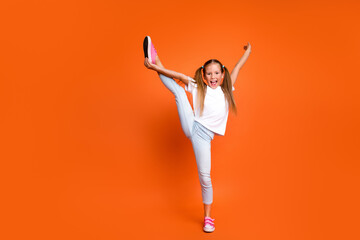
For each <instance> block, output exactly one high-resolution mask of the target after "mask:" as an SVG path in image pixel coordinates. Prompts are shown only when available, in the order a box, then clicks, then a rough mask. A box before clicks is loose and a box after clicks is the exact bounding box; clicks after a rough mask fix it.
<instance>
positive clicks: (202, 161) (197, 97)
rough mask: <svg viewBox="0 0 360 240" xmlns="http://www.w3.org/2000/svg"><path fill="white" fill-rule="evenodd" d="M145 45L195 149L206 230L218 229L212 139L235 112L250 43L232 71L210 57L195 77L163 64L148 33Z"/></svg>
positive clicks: (151, 66)
mask: <svg viewBox="0 0 360 240" xmlns="http://www.w3.org/2000/svg"><path fill="white" fill-rule="evenodd" d="M143 47H144V54H145V63H144V64H145V66H146V67H147V68H148V69H151V70H154V71H156V72H158V74H159V76H160V79H161V81H162V82H163V84H164V85H165V86H166V87H167V88H168V89H169V90H170V91H171V92H172V93H173V94H174V95H175V101H176V105H177V109H178V113H179V117H180V123H181V127H182V129H183V131H184V133H185V135H186V137H188V138H189V139H190V141H191V143H192V146H193V149H194V153H195V158H196V164H197V168H198V173H199V178H200V185H201V192H202V199H203V203H204V217H205V219H204V226H203V230H204V231H205V232H213V231H214V230H215V225H214V220H215V219H212V218H211V217H210V210H211V204H212V202H213V189H212V184H211V178H210V167H211V153H210V143H211V140H212V139H213V138H214V135H215V134H216V135H224V134H225V128H226V122H227V118H228V113H229V109H231V110H232V111H233V112H236V105H235V101H234V96H233V93H232V91H233V90H234V87H233V85H234V83H235V81H236V79H237V76H238V73H239V70H240V69H241V67H242V66H243V65H244V63H245V62H246V60H247V58H248V57H249V54H250V52H251V46H250V44H249V43H248V44H247V46H245V47H244V49H245V50H246V51H245V53H244V54H243V56H242V57H241V58H240V60H239V61H238V62H237V64H236V65H235V67H234V69H233V71H232V72H231V74H230V73H229V71H228V69H227V68H226V67H225V66H224V65H222V63H221V62H220V61H218V60H216V59H210V60H209V61H207V62H205V63H204V65H203V66H201V67H199V68H198V69H197V70H196V73H195V77H194V79H192V78H191V77H189V76H186V75H184V74H182V73H178V72H175V71H171V70H168V69H166V68H164V66H163V65H162V64H161V62H160V59H159V56H158V55H157V52H156V50H155V48H154V45H153V44H152V42H151V38H150V37H149V36H146V37H145V39H144V43H143ZM173 78H174V79H178V80H180V81H182V82H183V83H185V89H186V91H188V92H190V93H192V96H193V106H194V112H193V110H192V108H191V105H190V103H189V101H188V99H187V96H186V93H185V91H184V89H183V88H182V87H181V86H180V85H178V84H177V83H176V82H175V81H174V80H173ZM194 113H195V114H194Z"/></svg>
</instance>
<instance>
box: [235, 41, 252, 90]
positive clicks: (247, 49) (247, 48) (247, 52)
mask: <svg viewBox="0 0 360 240" xmlns="http://www.w3.org/2000/svg"><path fill="white" fill-rule="evenodd" d="M244 48H245V53H244V54H243V55H242V57H241V58H240V60H239V61H238V62H237V64H236V65H235V67H234V69H233V70H232V72H231V74H230V77H231V82H232V85H234V83H235V81H236V79H237V77H238V74H239V71H240V69H241V68H242V66H243V65H244V64H245V62H246V60H247V59H248V57H249V55H250V53H251V45H250V43H248V44H247V46H245V47H244Z"/></svg>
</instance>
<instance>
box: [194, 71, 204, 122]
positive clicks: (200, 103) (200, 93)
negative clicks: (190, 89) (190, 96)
mask: <svg viewBox="0 0 360 240" xmlns="http://www.w3.org/2000/svg"><path fill="white" fill-rule="evenodd" d="M203 69H204V67H199V68H198V69H197V70H196V72H195V77H194V79H195V82H196V84H197V98H196V106H197V107H198V108H199V109H200V116H201V115H202V112H203V110H204V100H205V95H206V83H205V82H204V80H203V76H202V72H201V70H203Z"/></svg>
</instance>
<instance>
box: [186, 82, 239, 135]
mask: <svg viewBox="0 0 360 240" xmlns="http://www.w3.org/2000/svg"><path fill="white" fill-rule="evenodd" d="M188 79H189V83H188V85H186V86H185V90H186V91H188V92H190V93H191V94H192V96H193V106H194V112H195V120H196V121H197V122H199V123H201V124H202V125H203V126H204V127H206V128H207V129H209V130H211V131H213V132H214V133H217V134H219V135H224V134H225V129H226V123H227V119H228V115H229V106H228V104H227V102H226V100H225V95H224V92H223V91H222V89H221V87H220V86H219V87H217V88H215V89H212V88H211V87H209V86H207V89H206V95H205V100H204V110H203V113H202V115H201V116H200V109H199V107H198V106H197V104H196V98H197V84H195V83H194V81H195V80H194V79H192V78H191V77H188ZM232 90H233V91H234V90H235V89H234V87H233V88H232Z"/></svg>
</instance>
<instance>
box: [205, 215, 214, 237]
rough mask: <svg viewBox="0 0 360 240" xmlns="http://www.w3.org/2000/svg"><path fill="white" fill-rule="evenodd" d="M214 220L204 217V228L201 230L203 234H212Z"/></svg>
mask: <svg viewBox="0 0 360 240" xmlns="http://www.w3.org/2000/svg"><path fill="white" fill-rule="evenodd" d="M214 221H215V219H212V218H211V217H205V219H204V227H203V230H204V232H208V233H210V232H213V231H214V230H215V223H214Z"/></svg>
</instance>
